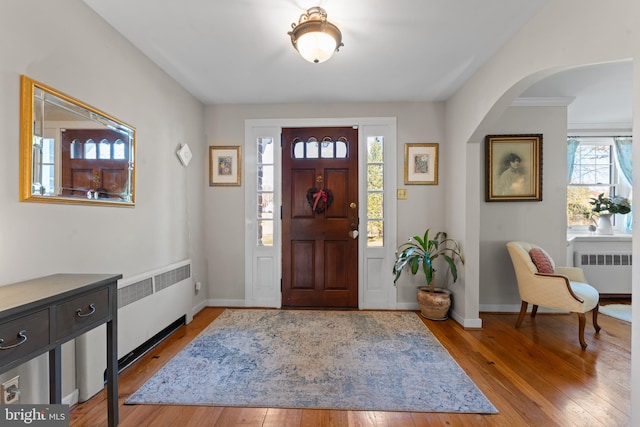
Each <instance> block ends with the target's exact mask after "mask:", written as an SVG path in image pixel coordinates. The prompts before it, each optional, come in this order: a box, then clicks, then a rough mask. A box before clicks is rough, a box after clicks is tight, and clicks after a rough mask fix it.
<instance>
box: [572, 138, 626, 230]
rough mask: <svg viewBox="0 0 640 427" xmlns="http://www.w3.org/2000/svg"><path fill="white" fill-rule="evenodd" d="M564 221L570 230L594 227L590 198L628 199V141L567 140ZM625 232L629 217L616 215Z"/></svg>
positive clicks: (608, 139)
mask: <svg viewBox="0 0 640 427" xmlns="http://www.w3.org/2000/svg"><path fill="white" fill-rule="evenodd" d="M567 172H568V177H567V178H568V180H567V181H568V184H567V218H568V226H569V228H570V229H580V228H586V227H588V226H589V225H593V224H594V222H593V219H592V218H591V214H592V212H591V208H592V205H591V204H590V203H589V202H590V201H591V198H592V197H593V198H596V197H598V195H599V194H602V193H604V195H605V197H614V196H621V197H626V198H630V196H631V186H632V183H631V137H629V136H624V137H621V136H597V137H596V136H570V137H569V138H568V140H567ZM616 216H617V217H618V216H619V217H621V218H614V221H619V222H620V223H619V224H618V228H619V229H623V230H626V231H628V230H629V227H630V224H631V222H630V220H629V219H630V218H624V217H629V214H628V215H624V216H623V215H616Z"/></svg>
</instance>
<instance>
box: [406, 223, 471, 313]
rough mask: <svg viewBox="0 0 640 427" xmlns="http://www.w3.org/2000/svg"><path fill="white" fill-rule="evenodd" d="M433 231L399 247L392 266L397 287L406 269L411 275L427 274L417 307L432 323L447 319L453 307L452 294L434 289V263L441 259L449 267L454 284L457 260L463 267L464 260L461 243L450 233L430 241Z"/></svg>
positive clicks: (442, 232) (439, 234)
mask: <svg viewBox="0 0 640 427" xmlns="http://www.w3.org/2000/svg"><path fill="white" fill-rule="evenodd" d="M429 232H430V230H429V229H427V230H426V231H425V232H424V236H422V237H420V236H413V238H411V239H409V241H408V242H406V243H403V244H401V245H400V246H398V249H397V250H396V260H395V262H394V264H393V274H394V276H395V278H394V279H393V283H394V285H396V286H397V282H398V279H399V278H400V275H401V274H402V271H403V270H404V269H405V268H408V269H409V271H411V274H417V273H418V272H419V271H420V270H422V271H423V272H424V275H425V283H426V286H419V287H418V304H419V305H420V314H421V315H422V316H423V317H425V318H427V319H431V320H444V319H447V318H448V313H449V308H450V307H451V292H450V291H449V290H448V289H444V288H436V287H435V282H434V278H435V272H436V270H435V268H434V261H435V260H436V259H437V258H440V257H441V258H442V259H443V260H444V261H446V263H447V264H448V265H449V273H450V274H451V277H452V278H453V281H454V282H455V281H456V280H458V267H457V266H456V261H460V263H462V264H464V258H463V257H462V253H461V252H460V246H459V245H458V242H456V241H455V240H453V239H449V238H447V233H445V232H444V231H439V232H437V233H436V234H435V236H433V238H429Z"/></svg>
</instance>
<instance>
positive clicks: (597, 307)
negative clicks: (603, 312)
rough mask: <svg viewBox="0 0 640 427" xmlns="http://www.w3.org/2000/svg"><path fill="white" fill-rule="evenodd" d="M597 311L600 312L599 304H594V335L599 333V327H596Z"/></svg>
mask: <svg viewBox="0 0 640 427" xmlns="http://www.w3.org/2000/svg"><path fill="white" fill-rule="evenodd" d="M598 311H600V304H596V306H595V307H594V308H593V327H594V328H596V334H597V333H598V332H600V325H598Z"/></svg>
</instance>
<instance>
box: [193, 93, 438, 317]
mask: <svg viewBox="0 0 640 427" xmlns="http://www.w3.org/2000/svg"><path fill="white" fill-rule="evenodd" d="M443 107H444V106H443V104H442V103H382V104H295V105H294V104H279V105H219V106H209V107H207V108H206V113H205V122H206V132H205V133H206V136H207V142H208V145H242V143H243V141H244V121H245V119H278V118H281V119H298V118H316V119H317V118H343V117H397V124H398V125H397V129H398V147H396V150H397V159H398V165H397V168H398V170H397V182H398V186H399V187H401V188H406V189H407V191H408V199H407V200H398V230H397V233H398V241H403V240H406V239H408V238H409V237H410V236H413V235H415V234H422V233H423V232H424V230H425V228H426V227H431V228H433V229H438V230H441V229H443V227H444V224H445V217H444V211H443V210H442V209H440V208H433V207H432V206H441V204H442V203H443V202H444V197H445V191H446V187H447V182H446V179H444V178H443V177H442V176H441V177H440V181H439V185H437V186H433V185H407V186H405V185H404V184H403V183H404V144H405V143H414V142H437V143H440V153H441V154H440V156H441V157H440V158H441V159H442V156H443V152H444V153H446V151H447V150H446V148H445V147H444V143H443V141H444V127H443V123H444V116H443V112H444V108H443ZM205 193H206V196H205V209H206V211H207V230H206V241H207V260H208V270H209V286H210V289H209V297H210V299H211V300H212V301H216V302H220V301H222V302H225V303H236V304H242V302H243V301H244V256H243V254H244V240H243V238H242V236H243V233H244V208H243V206H244V205H243V203H244V186H241V187H209V188H208V189H207V191H206V192H205ZM217 224H225V226H224V227H219V226H218V225H217ZM401 280H403V282H402V283H401V284H400V285H399V290H398V303H405V302H406V303H415V301H416V289H415V284H412V283H409V282H406V283H405V282H404V278H403V279H401ZM389 286H393V276H392V275H391V266H390V267H389ZM212 303H215V302H212Z"/></svg>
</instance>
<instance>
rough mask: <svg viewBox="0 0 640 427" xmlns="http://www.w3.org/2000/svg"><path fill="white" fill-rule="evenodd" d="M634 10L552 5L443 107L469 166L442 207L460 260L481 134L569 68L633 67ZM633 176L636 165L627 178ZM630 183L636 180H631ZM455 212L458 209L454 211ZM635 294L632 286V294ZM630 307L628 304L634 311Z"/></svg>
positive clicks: (631, 5) (638, 420)
mask: <svg viewBox="0 0 640 427" xmlns="http://www.w3.org/2000/svg"><path fill="white" fill-rule="evenodd" d="M638 16H640V2H638V1H637V0H617V1H613V2H603V1H600V0H555V1H552V2H549V3H548V4H547V5H546V6H545V7H544V8H543V9H542V11H541V12H540V13H539V14H538V15H537V16H536V17H534V18H533V19H532V20H531V21H529V23H528V24H527V25H526V26H525V27H524V28H523V29H522V30H521V31H520V32H519V33H518V34H517V35H516V36H515V37H513V38H512V39H511V41H510V42H509V43H507V44H506V45H505V46H504V47H503V48H502V49H501V50H500V51H499V52H498V53H497V54H496V55H495V56H494V57H493V58H492V59H491V60H490V61H489V62H488V63H487V64H485V65H484V66H483V67H482V69H480V70H479V71H478V72H477V73H476V74H474V76H473V77H472V78H471V79H470V80H468V81H467V82H466V83H465V84H464V86H463V87H462V88H461V89H460V90H459V91H458V92H456V94H455V95H454V96H453V97H452V98H450V99H449V100H448V101H447V104H446V136H447V146H448V147H450V148H451V149H454V150H456V151H458V152H460V153H464V155H465V156H466V159H465V162H466V164H467V165H471V167H469V168H468V169H467V171H468V172H467V173H466V174H465V176H463V177H459V178H457V179H453V180H451V181H450V184H451V185H452V187H451V188H450V191H449V193H451V194H458V195H462V194H465V200H464V201H462V202H458V201H456V200H454V199H452V198H448V199H447V213H448V215H447V219H448V220H449V224H451V226H449V229H450V230H452V231H453V233H454V236H455V235H456V234H457V235H459V236H463V244H464V245H465V253H466V254H467V258H468V259H470V260H471V262H473V260H479V259H480V254H479V241H480V236H479V234H475V233H474V232H473V230H479V229H480V227H481V226H482V224H481V222H480V200H479V198H477V196H476V194H473V193H472V191H469V188H473V183H474V182H477V181H478V180H481V179H482V176H481V174H479V173H478V170H477V168H474V167H473V165H477V163H476V160H475V159H473V158H471V156H474V157H477V156H478V155H480V150H479V146H480V143H481V142H482V138H483V136H484V135H486V134H487V133H489V132H488V129H490V127H491V126H492V125H493V124H494V123H495V120H496V118H497V117H499V116H500V115H501V114H502V113H503V111H504V110H505V109H506V108H507V107H508V105H509V104H510V103H511V101H512V100H513V99H514V98H515V97H516V96H518V95H519V94H520V93H522V91H523V90H524V89H526V88H527V87H528V86H530V85H531V84H532V83H534V82H536V81H538V80H540V79H541V78H544V77H546V76H547V75H550V74H552V73H554V72H557V71H561V70H564V69H568V68H571V67H576V66H581V65H587V64H596V63H603V62H610V61H619V60H626V59H632V60H634V63H635V64H638V61H639V60H640V33H639V32H638V31H637V18H638ZM633 80H634V89H633V90H634V94H633V95H634V96H633V119H634V120H633V122H634V129H633V133H634V134H636V135H638V134H640V132H639V130H640V127H638V124H639V123H640V67H638V66H637V65H636V66H635V67H634V77H633ZM633 155H634V156H635V157H639V156H640V145H638V144H636V145H634V153H633ZM639 171H640V165H638V164H636V166H635V168H634V175H636V174H637V173H638V172H639ZM450 173H451V174H453V172H450ZM636 180H637V179H636ZM638 198H640V188H638V187H637V186H636V187H634V199H638ZM461 208H462V209H461ZM637 233H640V231H638V228H637V224H634V237H633V249H634V254H638V253H640V240H639V239H638V236H637V235H636V234H637ZM469 264H470V263H469V262H468V263H467V267H466V275H467V281H466V282H465V283H464V284H463V285H464V288H463V289H461V290H460V293H462V294H463V295H464V298H465V304H464V307H463V309H464V312H463V315H464V317H465V318H473V317H476V316H477V313H478V305H479V289H480V286H479V275H478V276H475V275H472V273H473V272H474V271H475V268H476V266H475V265H472V271H470V268H469ZM633 277H640V266H638V265H634V267H633ZM638 291H640V284H639V282H638V280H634V283H633V290H632V292H633V293H634V294H635V293H637V292H638ZM635 305H637V304H636V303H635V302H634V306H635ZM633 313H634V323H635V324H638V323H640V309H637V307H634V310H633ZM638 338H639V333H638V329H637V328H634V329H633V330H632V352H633V354H638V353H639V352H640V340H639V339H638ZM639 360H640V359H638V358H637V357H636V358H634V359H633V362H632V372H631V384H639V383H640V362H639ZM631 402H632V405H631V407H632V421H631V424H632V425H640V410H638V407H637V405H634V403H635V404H637V403H640V387H637V386H636V387H633V386H632V395H631Z"/></svg>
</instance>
